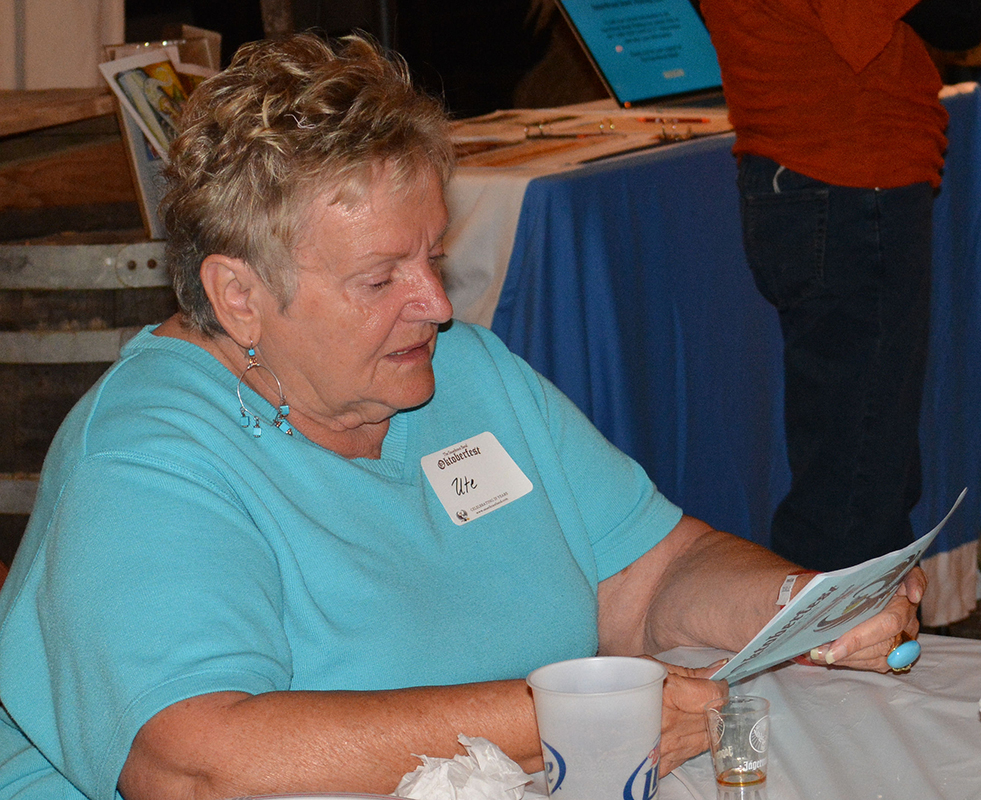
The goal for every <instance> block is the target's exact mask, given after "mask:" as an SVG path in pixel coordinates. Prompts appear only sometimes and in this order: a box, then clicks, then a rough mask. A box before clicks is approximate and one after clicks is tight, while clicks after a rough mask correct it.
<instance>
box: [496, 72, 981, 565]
mask: <svg viewBox="0 0 981 800" xmlns="http://www.w3.org/2000/svg"><path fill="white" fill-rule="evenodd" d="M945 103H946V105H947V107H948V109H949V110H950V112H951V125H950V129H949V138H950V147H949V152H948V155H947V167H946V172H945V176H944V186H943V188H942V191H941V192H940V195H939V197H938V201H937V205H936V210H935V214H936V217H935V218H936V222H935V239H936V242H935V281H934V296H933V323H932V334H931V356H930V362H929V365H928V376H927V387H926V397H925V403H924V410H923V420H922V427H921V440H922V443H923V452H924V462H923V463H924V486H923V499H922V500H921V502H920V504H919V505H918V506H917V508H916V512H915V516H914V530H915V531H916V532H917V533H918V534H921V533H925V532H926V531H928V530H929V529H930V528H932V527H933V525H934V524H935V523H936V522H937V521H939V520H940V518H941V517H942V516H943V514H944V513H945V512H946V510H947V509H948V508H949V507H950V505H951V504H952V502H953V501H954V499H955V498H956V497H957V494H958V493H959V492H960V490H961V489H962V488H963V487H965V486H967V487H969V492H968V496H967V498H966V499H965V501H964V506H963V507H962V508H961V509H960V510H959V511H958V513H957V514H956V515H955V517H954V518H953V519H952V520H951V521H950V523H949V524H948V526H947V528H946V529H945V530H944V531H942V532H941V534H940V536H939V537H938V539H937V542H936V543H935V544H934V546H933V549H932V551H931V552H939V551H948V550H951V549H953V548H956V547H958V546H960V545H962V544H964V543H966V542H975V543H976V542H977V539H978V533H979V527H978V521H979V516H981V514H979V512H981V474H979V473H981V458H979V454H981V447H979V445H981V414H979V411H981V286H979V280H981V252H979V246H981V231H979V224H981V223H979V216H981V130H979V125H981V95H979V93H978V92H977V91H973V92H970V93H966V94H960V95H955V96H953V97H951V98H949V99H947V100H946V101H945ZM732 141H733V139H732V135H726V136H719V137H713V138H710V139H700V140H695V141H692V142H688V143H685V144H684V145H682V146H677V147H669V148H662V149H658V150H652V151H649V152H646V153H642V154H635V155H631V156H624V157H620V158H617V159H612V160H609V161H606V162H602V163H598V164H592V165H589V166H587V167H583V168H580V169H576V170H573V171H570V172H564V173H561V174H557V175H549V176H546V177H542V178H537V179H535V180H533V181H531V182H530V183H529V185H528V188H527V190H526V192H525V196H524V201H523V205H522V210H521V216H520V218H519V222H518V228H517V233H516V236H515V241H514V247H513V250H512V253H511V259H510V262H509V265H508V271H507V275H506V278H505V282H504V286H503V289H502V292H501V297H500V301H499V303H498V305H497V308H496V311H495V315H494V321H493V330H494V331H495V332H496V333H497V334H498V335H500V336H501V337H502V338H503V339H504V341H505V342H506V343H507V344H508V345H509V346H510V347H511V349H512V350H514V351H515V352H516V353H518V354H520V355H522V356H523V357H524V358H526V359H527V360H528V361H529V362H530V363H531V364H532V366H534V367H535V368H536V369H538V370H539V371H540V372H542V373H543V374H544V375H546V376H547V377H549V378H550V379H551V380H553V381H554V382H555V383H556V384H557V385H558V386H559V388H561V389H562V390H563V391H564V392H565V393H566V394H568V395H569V397H571V398H572V400H573V401H574V402H575V403H576V404H578V405H579V407H580V408H582V410H583V411H584V412H585V413H586V414H587V415H588V416H589V417H590V418H591V419H592V420H593V421H594V423H595V424H596V425H597V426H598V427H599V429H600V430H601V431H603V433H604V434H605V435H606V436H607V437H608V438H609V439H610V440H611V441H613V442H614V443H615V444H616V445H618V446H619V447H620V448H622V449H623V450H624V451H626V452H627V453H629V454H630V455H631V456H633V457H634V458H636V459H637V460H638V461H639V462H640V463H641V464H643V465H644V467H645V468H646V469H647V470H648V472H649V474H650V475H651V477H652V478H653V479H654V481H655V482H656V483H657V485H658V486H659V488H660V489H661V491H662V492H664V494H666V495H667V496H668V497H669V498H671V499H673V500H675V501H676V502H677V503H679V504H680V505H681V506H682V507H683V508H684V509H685V511H686V512H688V513H689V514H692V515H694V516H696V517H699V518H701V519H704V520H706V521H707V522H709V523H711V524H712V525H714V526H716V527H718V528H720V529H723V530H729V531H731V532H733V533H736V534H739V535H741V536H744V537H746V538H749V539H752V540H754V541H757V542H760V543H763V544H767V543H768V541H769V520H770V517H771V515H772V513H773V510H774V508H775V507H776V504H777V502H778V501H779V500H780V499H781V498H782V497H783V495H784V493H785V492H786V490H787V487H788V485H789V470H788V467H787V460H786V453H785V440H784V433H783V422H782V396H783V376H782V366H781V336H780V330H779V325H778V321H777V317H776V312H775V311H773V309H772V308H770V306H768V305H767V304H766V302H765V301H764V300H763V299H762V298H761V297H760V296H759V294H758V292H757V290H756V288H755V286H754V284H753V281H752V277H751V275H750V272H749V268H748V267H747V265H746V261H745V256H744V254H743V250H742V239H741V229H740V222H739V208H738V193H737V190H736V186H735V173H736V167H735V161H734V159H733V157H732V155H731V153H730V149H731V147H732ZM973 577H974V575H973V573H972V575H971V578H972V579H973Z"/></svg>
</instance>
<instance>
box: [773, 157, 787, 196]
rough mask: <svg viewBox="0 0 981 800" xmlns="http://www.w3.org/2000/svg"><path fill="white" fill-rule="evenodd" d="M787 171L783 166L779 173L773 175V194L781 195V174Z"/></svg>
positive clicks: (778, 170)
mask: <svg viewBox="0 0 981 800" xmlns="http://www.w3.org/2000/svg"><path fill="white" fill-rule="evenodd" d="M785 169H787V168H786V167H785V166H784V165H783V164H781V165H780V166H778V167H777V171H776V172H774V173H773V193H774V194H780V173H781V172H783V171H784V170H785Z"/></svg>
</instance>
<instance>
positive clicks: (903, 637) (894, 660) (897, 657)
mask: <svg viewBox="0 0 981 800" xmlns="http://www.w3.org/2000/svg"><path fill="white" fill-rule="evenodd" d="M919 657H920V643H919V642H918V641H916V639H912V638H910V636H909V635H908V634H907V633H902V634H900V642H899V644H898V645H896V646H895V647H894V648H893V649H892V651H891V652H890V653H889V655H888V656H886V663H887V664H888V665H889V668H890V669H891V670H892V671H893V672H908V671H909V669H910V667H912V666H913V662H914V661H916V659H918V658H919Z"/></svg>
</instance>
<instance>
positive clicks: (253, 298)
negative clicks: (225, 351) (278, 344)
mask: <svg viewBox="0 0 981 800" xmlns="http://www.w3.org/2000/svg"><path fill="white" fill-rule="evenodd" d="M201 284H202V285H203V286H204V291H205V294H207V295H208V300H210V301H211V307H212V308H213V309H214V311H215V316H216V317H217V318H218V322H220V323H221V326H222V328H224V329H225V332H226V333H227V334H228V335H229V336H230V337H231V338H232V339H234V340H235V341H236V342H237V343H238V344H240V345H241V346H243V347H247V346H248V345H249V343H250V342H253V341H255V342H257V341H259V338H260V337H259V333H260V328H261V314H260V309H259V304H258V299H259V298H258V294H259V293H261V291H262V289H263V288H264V287H263V286H262V283H261V281H259V279H258V278H257V277H256V274H255V272H253V271H252V268H251V267H250V266H249V265H248V264H247V263H246V262H245V261H243V260H242V259H240V258H230V257H229V256H222V255H215V254H212V255H209V256H208V257H207V258H205V259H204V261H203V262H201Z"/></svg>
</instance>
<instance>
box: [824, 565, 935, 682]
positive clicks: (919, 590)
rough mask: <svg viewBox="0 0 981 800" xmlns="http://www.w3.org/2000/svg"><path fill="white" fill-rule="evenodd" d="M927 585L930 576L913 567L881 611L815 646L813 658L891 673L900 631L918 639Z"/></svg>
mask: <svg viewBox="0 0 981 800" xmlns="http://www.w3.org/2000/svg"><path fill="white" fill-rule="evenodd" d="M926 586H927V578H926V575H925V574H924V572H923V570H922V569H920V568H919V567H914V568H913V569H912V570H911V571H910V573H909V574H908V575H907V576H906V578H905V579H904V580H903V582H902V583H901V584H900V586H899V588H898V589H897V590H896V594H895V595H894V596H893V597H892V599H891V600H890V601H889V602H888V603H887V604H886V607H885V608H883V609H882V611H880V612H879V613H878V614H876V615H875V616H874V617H872V618H871V619H868V620H866V621H865V622H863V623H861V624H860V625H856V626H855V627H854V628H852V629H851V630H850V631H848V632H847V633H845V634H843V635H842V636H840V637H839V638H838V639H836V640H835V641H834V642H832V643H831V644H829V645H821V646H820V647H815V648H814V649H813V650H812V651H811V653H810V660H811V661H812V662H814V663H815V664H822V665H834V666H841V667H849V668H851V669H860V670H868V671H870V672H889V671H890V670H891V668H890V666H889V665H888V664H887V663H886V657H887V656H888V655H889V653H890V652H892V650H893V649H894V648H895V647H896V645H897V644H899V641H900V639H899V637H900V634H902V633H906V634H908V635H909V636H910V637H912V638H915V637H916V634H917V633H918V632H919V629H920V623H919V621H918V620H917V618H916V609H917V607H918V606H919V604H920V601H921V600H922V599H923V592H924V591H925V590H926ZM804 659H807V656H804Z"/></svg>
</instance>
